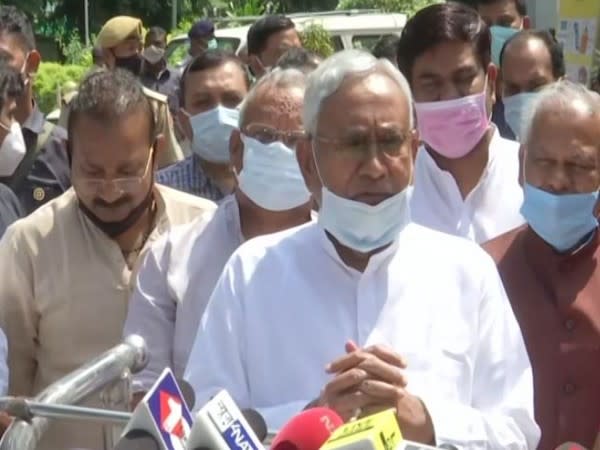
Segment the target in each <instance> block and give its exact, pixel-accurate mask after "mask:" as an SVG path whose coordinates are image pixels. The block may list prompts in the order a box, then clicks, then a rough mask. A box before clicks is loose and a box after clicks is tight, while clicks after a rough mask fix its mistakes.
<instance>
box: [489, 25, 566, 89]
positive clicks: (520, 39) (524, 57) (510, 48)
mask: <svg viewBox="0 0 600 450" xmlns="http://www.w3.org/2000/svg"><path fill="white" fill-rule="evenodd" d="M500 65H501V73H502V94H503V97H510V96H512V95H516V94H521V93H525V92H535V91H537V90H539V89H540V88H541V87H543V86H546V85H548V84H550V83H553V82H555V81H558V80H559V79H561V78H562V77H564V75H565V64H564V58H563V54H562V49H561V48H560V46H559V45H558V43H557V42H556V41H555V40H554V38H553V37H552V35H551V34H550V33H548V32H547V31H531V30H525V31H521V32H519V33H517V34H516V35H515V36H514V37H513V38H512V39H510V40H509V41H508V42H507V43H506V45H505V47H504V49H503V51H502V53H501V55H500Z"/></svg>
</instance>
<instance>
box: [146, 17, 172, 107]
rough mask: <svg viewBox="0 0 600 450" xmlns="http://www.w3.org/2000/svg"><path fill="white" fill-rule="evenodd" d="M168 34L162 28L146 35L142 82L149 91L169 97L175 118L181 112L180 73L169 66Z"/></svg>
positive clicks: (152, 29) (150, 30) (153, 28)
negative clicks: (167, 56)
mask: <svg viewBox="0 0 600 450" xmlns="http://www.w3.org/2000/svg"><path fill="white" fill-rule="evenodd" d="M166 48H167V32H166V31H165V30H164V29H162V28H160V27H152V28H150V29H149V30H148V32H147V33H146V37H145V39H144V50H143V51H142V59H143V61H142V71H141V74H140V80H141V81H142V84H143V85H144V86H145V87H147V88H148V89H152V90H153V91H155V92H159V93H161V94H163V95H165V96H166V97H167V101H168V103H169V109H170V111H171V114H172V115H173V117H175V115H176V114H177V111H178V110H179V100H178V92H177V91H178V89H179V78H180V76H179V72H178V71H177V70H175V69H173V68H171V67H169V65H168V64H167V60H166V58H165V49H166Z"/></svg>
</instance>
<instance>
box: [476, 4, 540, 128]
mask: <svg viewBox="0 0 600 450" xmlns="http://www.w3.org/2000/svg"><path fill="white" fill-rule="evenodd" d="M470 1H471V3H472V5H473V6H474V7H475V8H476V9H477V11H478V12H479V14H480V15H481V17H482V18H483V20H484V21H485V23H486V24H487V25H488V26H489V27H490V32H491V33H492V62H493V63H494V64H495V65H496V66H497V67H499V66H500V52H501V51H502V47H504V44H505V43H506V41H507V40H508V39H509V38H510V37H511V36H513V35H515V34H516V33H517V32H519V31H520V30H523V29H527V28H529V26H530V19H529V16H528V15H527V1H526V0H470ZM501 83H502V76H501V75H500V76H499V77H498V81H497V84H496V103H495V104H494V109H493V112H492V122H493V123H494V124H495V125H496V126H497V127H498V131H499V132H500V136H502V137H504V138H507V139H515V135H514V133H513V132H512V130H511V128H510V126H509V125H508V124H507V123H506V120H505V118H504V103H503V101H502V90H501V87H500V86H501Z"/></svg>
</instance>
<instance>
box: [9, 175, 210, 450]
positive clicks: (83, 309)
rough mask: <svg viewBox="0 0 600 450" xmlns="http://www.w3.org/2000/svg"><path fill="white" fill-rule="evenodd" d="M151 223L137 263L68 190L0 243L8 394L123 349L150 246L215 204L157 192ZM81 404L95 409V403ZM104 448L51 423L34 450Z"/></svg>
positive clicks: (29, 391) (35, 389)
mask: <svg viewBox="0 0 600 450" xmlns="http://www.w3.org/2000/svg"><path fill="white" fill-rule="evenodd" d="M157 192H158V194H159V195H157V201H158V213H157V224H156V227H155V229H154V231H153V232H152V233H151V235H150V237H149V238H148V241H147V242H146V244H145V247H144V249H143V250H142V252H141V254H140V257H139V258H138V260H137V262H136V263H135V265H134V267H133V270H130V269H129V267H128V266H127V264H126V262H125V259H124V258H123V256H122V253H121V250H120V249H119V247H118V245H117V244H116V243H115V242H114V241H113V240H111V239H110V238H108V237H107V236H106V235H105V234H104V233H103V232H102V231H100V229H98V228H97V227H96V226H95V225H94V224H93V223H92V222H91V221H90V220H89V219H88V218H87V217H86V216H85V215H84V214H83V213H82V212H81V211H80V209H79V207H78V204H77V197H76V195H75V192H74V191H73V190H72V189H71V190H69V191H67V192H66V193H65V194H63V195H62V196H60V197H58V198H57V199H55V200H53V201H51V202H49V203H48V204H46V205H44V206H43V207H41V208H40V209H38V210H37V211H35V212H34V213H33V214H31V215H30V216H28V217H27V218H25V219H22V220H19V221H17V222H15V223H14V224H13V225H12V226H11V227H9V229H8V230H7V231H6V234H5V235H4V237H3V239H2V240H1V241H0V327H1V328H2V329H4V331H5V333H6V336H7V339H8V346H9V357H8V361H9V370H10V376H9V393H10V395H22V396H33V395H36V394H38V393H39V392H40V391H41V390H43V389H44V388H46V387H47V386H48V385H49V384H51V383H53V382H54V381H56V380H58V379H59V378H61V377H63V376H64V375H66V374H68V373H70V372H72V371H73V370H75V369H77V368H78V367H80V366H81V365H83V364H85V363H87V362H89V361H90V360H91V359H92V358H94V357H96V356H98V355H99V354H101V353H102V352H104V351H105V350H107V349H109V348H111V347H112V346H114V345H116V344H118V343H119V342H120V341H121V337H122V332H123V324H124V321H125V318H126V316H127V306H128V299H129V297H130V294H131V292H132V290H133V287H134V286H133V283H134V282H135V273H136V272H137V270H138V266H139V264H140V262H141V259H142V256H143V255H144V254H145V253H146V251H147V250H148V248H149V247H150V245H151V244H152V242H154V241H155V240H156V239H157V238H158V237H159V236H160V235H162V234H163V233H165V232H166V231H167V230H168V229H169V228H170V227H171V226H173V225H178V224H183V223H187V222H189V221H191V220H193V219H195V218H196V217H198V216H200V215H202V214H204V213H207V212H209V211H212V210H214V209H215V207H216V206H215V205H214V203H212V202H210V201H208V200H205V199H202V198H199V197H195V196H191V195H188V194H185V193H182V192H179V191H175V190H172V189H170V188H167V187H163V186H157ZM86 404H87V405H93V406H101V403H100V402H99V396H98V395H96V396H93V398H91V399H90V401H89V402H86ZM65 448H67V449H68V448H87V449H103V448H104V446H103V440H102V428H101V427H100V426H94V425H88V424H86V423H84V422H80V423H79V422H78V423H67V422H57V425H56V426H53V427H52V428H51V429H50V431H49V432H48V433H47V434H46V436H45V438H44V439H43V441H42V444H41V445H40V447H39V449H41V450H57V449H65Z"/></svg>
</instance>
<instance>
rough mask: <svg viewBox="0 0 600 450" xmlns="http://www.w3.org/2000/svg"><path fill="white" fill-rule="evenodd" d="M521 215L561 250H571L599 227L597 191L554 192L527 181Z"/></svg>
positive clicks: (552, 244) (539, 233) (538, 233)
mask: <svg viewBox="0 0 600 450" xmlns="http://www.w3.org/2000/svg"><path fill="white" fill-rule="evenodd" d="M524 194H525V200H524V201H523V206H522V207H521V214H522V215H523V217H525V220H527V223H528V224H529V226H530V227H531V228H532V229H533V231H535V233H536V234H537V235H538V236H539V237H541V238H542V239H543V240H544V241H546V242H547V243H548V244H550V245H551V246H552V247H553V248H555V249H556V250H558V251H559V252H564V251H567V250H570V249H572V248H573V247H575V245H577V244H578V243H579V242H580V241H581V240H582V239H583V238H584V237H585V236H586V235H588V234H589V233H591V232H592V231H593V230H594V229H595V228H597V227H598V220H597V219H596V218H595V217H594V206H595V205H596V202H597V201H598V192H597V191H596V192H590V193H584V194H562V195H557V194H552V193H550V192H546V191H543V190H541V189H539V188H536V187H535V186H532V185H530V184H528V183H525V187H524Z"/></svg>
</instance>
